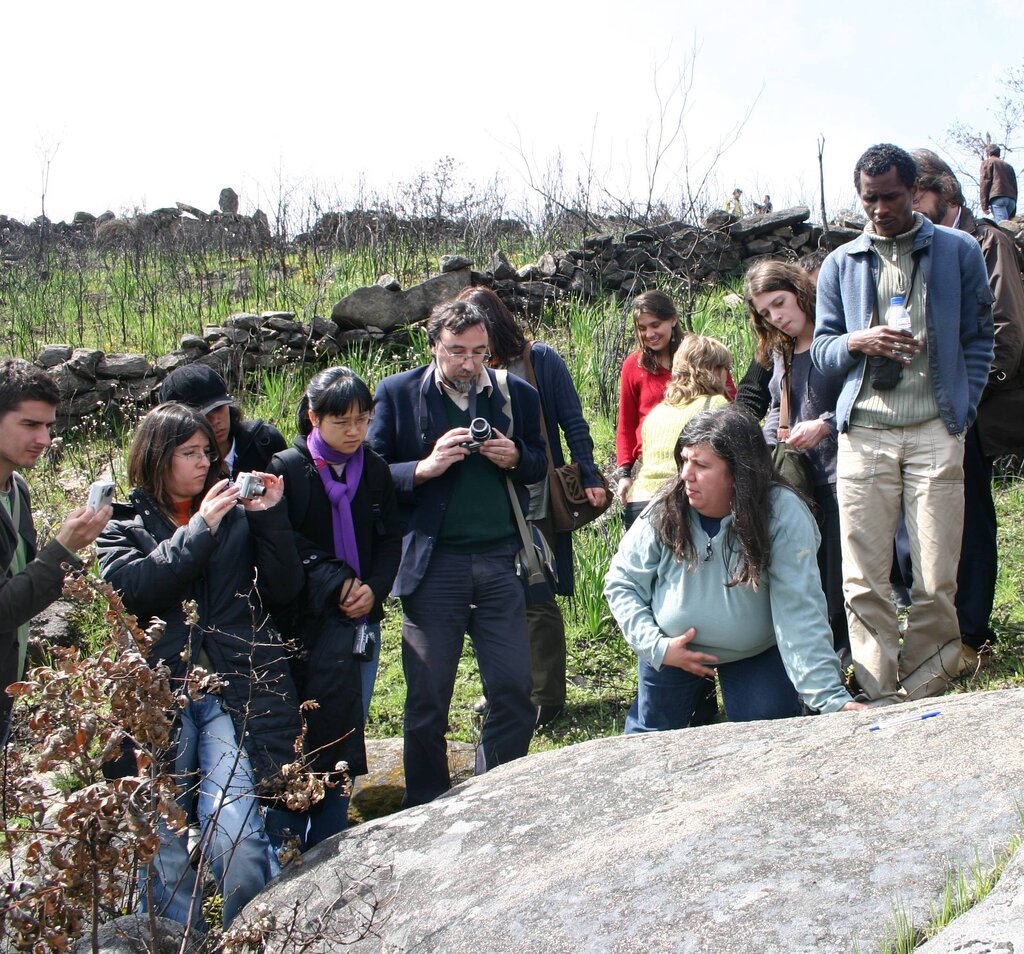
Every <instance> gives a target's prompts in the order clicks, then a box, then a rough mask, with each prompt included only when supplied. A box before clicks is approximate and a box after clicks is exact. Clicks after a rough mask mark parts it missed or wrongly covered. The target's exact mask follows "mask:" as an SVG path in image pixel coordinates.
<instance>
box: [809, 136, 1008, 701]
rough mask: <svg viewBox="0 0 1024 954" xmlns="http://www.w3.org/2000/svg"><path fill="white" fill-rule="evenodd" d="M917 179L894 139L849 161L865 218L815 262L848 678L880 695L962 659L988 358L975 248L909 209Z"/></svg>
mask: <svg viewBox="0 0 1024 954" xmlns="http://www.w3.org/2000/svg"><path fill="white" fill-rule="evenodd" d="M916 183H917V166H916V164H915V163H914V160H913V159H912V158H911V156H910V155H908V154H907V153H906V152H905V151H904V150H903V149H900V148H898V147H897V146H894V145H892V144H890V143H882V144H880V145H876V146H872V147H871V148H870V149H868V150H867V151H866V152H865V153H864V154H863V155H862V156H861V157H860V159H859V160H858V161H857V165H856V167H855V169H854V185H855V187H856V189H857V192H858V194H859V196H860V199H861V203H862V205H863V206H864V211H865V213H866V215H867V219H868V224H867V226H866V227H865V230H864V234H863V235H862V236H861V237H859V238H857V239H855V240H854V241H852V242H849V243H848V244H846V245H843V246H841V247H840V248H838V249H836V250H835V251H834V252H832V254H831V255H829V257H828V258H827V259H826V260H825V264H824V265H822V268H821V274H820V275H819V276H818V301H817V324H816V327H815V332H814V341H813V342H812V344H811V360H812V361H813V362H814V366H815V367H816V368H817V369H818V370H819V371H820V372H821V373H822V374H824V375H826V376H829V377H835V378H837V379H839V380H840V381H841V382H842V391H841V393H840V396H839V401H838V404H837V407H836V423H837V425H838V430H839V451H838V463H837V467H836V471H837V486H838V496H839V512H840V524H841V527H842V540H843V575H844V579H843V594H844V597H845V600H846V609H847V621H848V623H849V629H850V645H851V649H852V653H853V661H854V670H855V674H856V678H857V682H858V683H859V684H860V686H861V688H862V690H863V691H864V693H865V696H866V698H867V699H869V700H871V701H872V702H875V703H877V704H889V703H895V702H900V701H903V700H905V699H919V698H922V697H925V696H933V695H939V694H941V693H942V692H944V691H945V689H946V687H947V685H948V683H949V680H950V679H951V678H952V677H953V676H955V675H956V674H957V672H958V671H959V666H960V655H961V654H960V647H961V643H960V630H959V626H958V624H957V618H956V610H955V607H954V603H953V600H954V596H955V594H956V572H957V564H958V563H959V559H960V541H961V538H962V535H963V507H964V496H963V458H964V434H965V432H966V430H967V428H969V427H970V426H971V424H973V423H974V419H975V417H976V413H977V407H978V401H979V400H980V398H981V392H982V390H983V388H984V386H985V383H986V381H987V379H988V373H989V366H990V364H991V361H992V307H991V303H992V292H991V291H990V290H989V287H988V275H987V274H986V272H985V262H984V259H983V258H982V254H981V249H980V248H979V247H978V243H977V242H976V241H975V240H974V239H972V238H971V237H970V236H969V235H965V234H964V233H963V232H955V231H953V230H951V229H945V228H942V227H941V226H936V225H933V224H932V222H931V221H929V220H928V219H926V218H925V217H924V216H923V215H921V214H920V213H919V212H914V192H915V189H916ZM901 506H902V508H903V512H904V513H905V515H906V519H907V529H908V531H909V535H910V547H911V554H912V557H913V564H914V571H915V580H914V589H913V602H914V605H913V607H912V609H911V611H910V615H909V617H908V622H907V627H906V630H905V631H904V632H903V633H902V634H901V632H900V629H899V624H898V621H897V616H896V607H895V606H894V604H893V602H892V600H891V598H890V582H889V575H890V570H891V567H892V549H893V547H892V541H893V538H894V536H895V534H896V528H897V524H898V522H899V516H900V508H901Z"/></svg>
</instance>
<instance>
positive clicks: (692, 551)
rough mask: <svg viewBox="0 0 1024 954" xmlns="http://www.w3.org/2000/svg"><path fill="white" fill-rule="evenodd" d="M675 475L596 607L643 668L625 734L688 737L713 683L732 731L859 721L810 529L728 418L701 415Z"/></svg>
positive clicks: (630, 540)
mask: <svg viewBox="0 0 1024 954" xmlns="http://www.w3.org/2000/svg"><path fill="white" fill-rule="evenodd" d="M676 463H677V468H678V472H677V474H676V476H675V477H674V478H673V479H672V481H671V482H670V483H669V484H668V486H667V487H666V488H665V491H664V493H662V494H660V495H659V496H658V497H656V498H655V500H654V502H653V503H652V504H651V506H650V507H649V508H648V509H647V510H646V511H645V512H644V513H643V514H642V515H641V517H640V518H639V520H637V522H636V523H635V524H633V526H632V528H631V529H630V530H629V531H628V533H627V534H626V536H625V537H623V538H622V542H621V543H620V545H619V549H618V552H617V553H616V554H615V556H614V558H613V559H612V562H611V566H610V568H609V570H608V574H607V576H606V577H605V586H604V591H605V596H606V597H607V599H608V605H609V607H610V608H611V611H612V615H613V616H614V617H615V619H616V621H617V622H618V624H619V626H620V627H621V628H622V632H623V634H624V635H625V637H626V641H627V642H628V643H629V645H630V647H631V648H632V649H633V651H634V652H635V653H636V654H637V656H638V657H639V661H638V667H639V672H638V681H637V698H636V701H635V702H634V703H633V705H632V706H631V708H630V710H629V713H628V715H627V716H626V732H627V733H636V732H660V731H664V730H667V729H681V728H683V727H684V726H685V725H686V724H687V723H688V721H689V720H690V717H691V716H692V715H693V712H694V710H695V708H696V706H697V703H698V701H699V700H700V698H701V697H702V695H703V694H704V692H705V687H706V685H707V679H709V678H710V677H712V676H714V675H716V674H717V675H718V679H719V683H720V684H721V687H722V696H723V699H724V701H725V710H726V714H727V715H728V717H729V719H730V721H733V722H749V721H755V720H760V719H785V718H789V717H792V716H798V715H800V711H801V710H800V701H801V700H803V702H804V703H805V704H806V705H807V706H808V707H809V708H811V709H813V710H815V711H817V712H836V711H838V710H852V709H860V708H863V706H861V705H860V704H858V703H856V702H853V701H852V700H851V699H850V695H849V693H848V692H847V691H846V689H845V688H844V687H843V682H842V678H841V674H840V670H839V660H838V659H837V658H836V655H835V653H833V651H832V635H831V632H830V631H829V625H828V620H827V618H826V615H825V599H824V597H823V596H822V592H821V583H820V581H819V579H818V568H817V566H816V565H815V560H814V554H815V552H816V551H817V549H818V529H817V527H816V526H815V523H814V518H813V517H812V516H811V513H810V511H809V510H808V509H807V506H806V504H804V502H803V501H802V500H801V499H800V497H799V495H798V494H797V493H796V492H795V491H794V490H793V489H792V488H791V487H789V486H788V485H787V484H785V483H783V482H780V481H779V480H778V477H777V475H776V473H775V470H774V468H773V466H772V461H771V456H770V455H769V452H768V447H767V445H766V444H765V442H764V437H763V436H762V435H761V429H760V428H759V427H758V425H757V422H756V421H754V420H753V419H752V418H751V417H750V415H749V414H748V413H747V412H746V411H744V410H742V409H740V408H736V407H724V408H719V409H717V410H714V411H707V412H704V413H701V414H698V415H697V416H696V417H695V418H694V419H693V420H692V421H690V423H689V424H687V425H686V427H685V428H684V430H683V433H682V434H681V435H680V437H679V440H678V443H677V446H676Z"/></svg>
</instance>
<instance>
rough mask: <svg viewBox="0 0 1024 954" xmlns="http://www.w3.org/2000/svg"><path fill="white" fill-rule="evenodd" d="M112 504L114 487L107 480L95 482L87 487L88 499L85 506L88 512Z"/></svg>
mask: <svg viewBox="0 0 1024 954" xmlns="http://www.w3.org/2000/svg"><path fill="white" fill-rule="evenodd" d="M113 502H114V485H113V484H112V483H111V482H110V481H109V480H97V481H96V482H95V483H92V484H90V485H89V499H88V500H87V501H86V504H85V505H86V506H87V507H88V508H89V509H90V510H99V509H100V507H106V506H107V505H108V504H111V503H113Z"/></svg>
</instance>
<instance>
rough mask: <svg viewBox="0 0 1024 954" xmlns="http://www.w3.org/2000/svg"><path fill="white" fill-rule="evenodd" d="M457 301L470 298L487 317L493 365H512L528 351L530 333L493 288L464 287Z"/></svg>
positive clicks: (503, 366) (498, 366)
mask: <svg viewBox="0 0 1024 954" xmlns="http://www.w3.org/2000/svg"><path fill="white" fill-rule="evenodd" d="M455 300H456V301H468V302H469V303H470V304H471V305H476V306H477V308H479V309H480V310H481V311H482V312H483V313H484V314H485V315H486V316H487V323H488V325H489V326H490V330H489V332H488V339H489V341H490V348H491V362H490V364H491V367H492V368H505V367H508V365H510V364H511V363H512V362H513V361H515V360H516V359H517V358H519V357H520V356H521V355H522V353H523V351H525V350H526V335H524V334H523V332H522V331H521V330H520V328H519V325H517V324H516V320H515V318H513V317H512V312H510V311H509V310H508V308H506V307H505V303H504V302H503V301H502V300H501V299H500V298H499V297H498V296H497V295H496V294H495V293H494V292H493V291H491V290H490V289H489V288H483V287H482V286H480V285H477V286H474V287H471V288H463V289H462V291H460V292H459V294H458V295H457V296H456V298H455Z"/></svg>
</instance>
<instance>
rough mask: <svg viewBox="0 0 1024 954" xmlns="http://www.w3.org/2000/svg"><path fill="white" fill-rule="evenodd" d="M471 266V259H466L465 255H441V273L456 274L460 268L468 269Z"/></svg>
mask: <svg viewBox="0 0 1024 954" xmlns="http://www.w3.org/2000/svg"><path fill="white" fill-rule="evenodd" d="M472 264H473V259H471V258H466V256H465V255H443V256H442V257H441V271H442V273H443V272H457V271H458V270H459V269H460V268H469V267H471V266H472Z"/></svg>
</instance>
